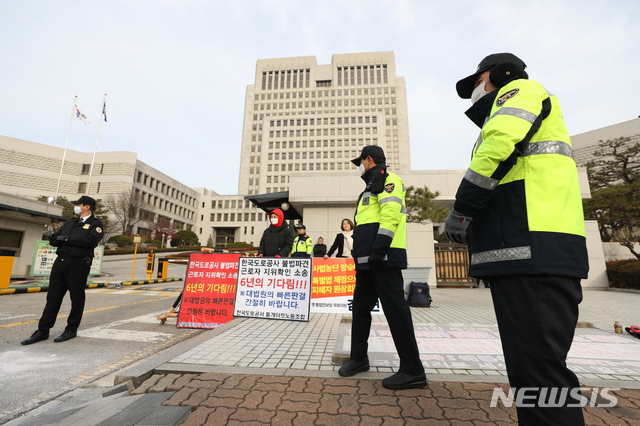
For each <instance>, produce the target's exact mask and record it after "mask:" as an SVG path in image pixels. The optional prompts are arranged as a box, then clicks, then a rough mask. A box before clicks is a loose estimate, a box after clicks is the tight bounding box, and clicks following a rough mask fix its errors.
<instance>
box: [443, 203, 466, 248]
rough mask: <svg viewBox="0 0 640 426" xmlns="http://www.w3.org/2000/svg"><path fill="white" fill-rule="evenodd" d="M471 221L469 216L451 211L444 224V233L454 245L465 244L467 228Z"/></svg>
mask: <svg viewBox="0 0 640 426" xmlns="http://www.w3.org/2000/svg"><path fill="white" fill-rule="evenodd" d="M471 220H472V219H471V218H470V217H469V216H465V215H463V214H461V213H458V212H457V211H455V210H451V213H449V216H447V220H445V222H444V233H445V234H447V237H448V238H449V239H450V240H451V241H452V242H454V243H458V244H467V228H469V225H470V224H471Z"/></svg>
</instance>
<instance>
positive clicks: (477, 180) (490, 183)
mask: <svg viewBox="0 0 640 426" xmlns="http://www.w3.org/2000/svg"><path fill="white" fill-rule="evenodd" d="M464 178H465V179H466V180H468V181H469V182H471V183H472V184H474V185H477V186H479V187H480V188H484V189H489V190H493V189H496V186H498V183H500V181H499V180H498V179H493V178H490V177H486V176H482V175H481V174H480V173H476V172H474V171H473V170H471V169H467V173H465V174H464Z"/></svg>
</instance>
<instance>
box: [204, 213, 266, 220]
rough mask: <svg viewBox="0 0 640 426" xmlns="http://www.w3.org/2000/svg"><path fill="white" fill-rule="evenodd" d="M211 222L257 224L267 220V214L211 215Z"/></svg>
mask: <svg viewBox="0 0 640 426" xmlns="http://www.w3.org/2000/svg"><path fill="white" fill-rule="evenodd" d="M209 220H210V221H211V222H235V221H238V222H255V221H256V220H258V221H263V220H266V216H265V213H262V212H257V213H255V212H254V213H211V216H210V217H209Z"/></svg>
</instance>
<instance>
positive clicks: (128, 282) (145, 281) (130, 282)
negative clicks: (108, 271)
mask: <svg viewBox="0 0 640 426" xmlns="http://www.w3.org/2000/svg"><path fill="white" fill-rule="evenodd" d="M173 281H182V278H154V279H151V280H137V281H122V282H121V283H120V285H141V284H155V283H170V282H173Z"/></svg>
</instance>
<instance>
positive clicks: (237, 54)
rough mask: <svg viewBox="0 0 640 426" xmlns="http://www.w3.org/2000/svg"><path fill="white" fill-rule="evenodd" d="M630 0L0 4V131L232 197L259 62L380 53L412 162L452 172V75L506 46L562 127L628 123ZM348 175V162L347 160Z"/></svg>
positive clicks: (465, 136) (638, 26)
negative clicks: (133, 164) (394, 83)
mask: <svg viewBox="0 0 640 426" xmlns="http://www.w3.org/2000/svg"><path fill="white" fill-rule="evenodd" d="M639 16H640V1H637V0H617V1H610V0H589V1H585V0H564V1H563V0H551V1H549V0H539V1H534V2H532V1H529V2H524V1H518V0H509V1H503V0H485V1H467V0H456V1H448V2H443V1H431V0H392V1H387V0H353V1H349V0H341V1H334V0H324V1H322V2H307V1H299V0H298V1H291V0H263V1H257V0H238V1H221V0H174V1H168V0H127V1H121V0H110V1H81V0H56V1H55V2H54V1H47V0H0V39H1V40H2V43H0V64H2V66H1V68H0V135H3V136H9V137H13V138H17V139H23V140H27V141H32V142H38V143H42V144H47V145H53V146H57V147H61V148H63V147H64V146H65V142H66V139H67V133H68V130H69V123H70V117H71V110H72V107H73V102H74V97H75V96H77V105H78V107H79V108H80V109H81V110H82V111H83V112H84V113H85V115H87V117H88V119H89V120H90V122H91V123H90V125H88V126H85V125H84V124H83V123H82V122H81V121H79V120H73V121H72V127H71V132H70V137H69V148H70V149H73V150H76V151H81V152H93V149H94V144H95V142H96V137H97V134H98V122H99V120H100V117H101V112H102V101H103V98H104V95H105V94H106V95H107V120H108V121H107V122H106V123H105V122H102V126H101V131H100V136H99V144H98V151H100V152H102V151H132V152H136V153H137V154H138V159H139V160H140V161H143V162H144V163H146V164H148V165H150V166H151V167H154V168H156V169H158V170H160V171H161V172H163V173H165V174H167V175H169V176H171V177H172V178H174V179H176V180H178V181H179V182H181V183H183V184H185V185H187V186H190V187H205V188H208V189H212V190H214V191H216V192H218V193H219V194H237V193H238V174H239V165H240V147H241V141H242V127H243V115H244V99H245V93H246V88H247V86H248V85H250V84H252V83H253V81H254V78H255V68H256V61H257V60H258V59H268V58H283V57H292V56H315V57H316V58H317V62H318V64H319V65H325V64H330V63H331V56H332V55H333V54H336V53H358V52H377V51H393V52H394V53H395V58H396V70H397V74H398V76H401V77H404V78H405V80H406V85H407V103H408V111H409V133H410V144H411V166H412V169H413V170H443V169H466V168H467V166H468V163H469V158H470V151H471V147H472V146H473V143H474V141H475V139H476V137H477V134H478V129H477V127H475V125H474V124H473V123H471V121H469V120H468V119H467V118H466V117H465V115H464V111H465V110H466V109H467V108H468V107H469V106H470V105H471V104H470V101H469V100H467V99H460V98H458V96H457V94H456V91H455V83H456V82H457V81H458V80H459V79H461V78H463V77H466V76H467V75H469V74H471V73H473V72H474V71H475V69H476V67H477V65H478V63H479V62H480V60H481V59H482V58H483V57H484V56H486V55H488V54H491V53H498V52H511V53H514V54H516V55H517V56H519V57H520V58H521V59H522V60H524V61H525V63H526V64H527V72H528V73H529V77H530V78H531V79H533V80H537V81H540V82H541V83H542V84H543V86H545V88H546V89H547V90H548V91H549V92H551V93H552V94H554V95H556V96H557V97H558V98H559V100H560V103H561V106H562V110H563V114H564V117H565V120H566V124H567V127H568V129H569V133H570V134H571V135H576V134H580V133H584V132H588V131H590V130H595V129H598V128H601V127H605V126H610V125H613V124H617V123H620V122H624V121H628V120H632V119H634V118H636V117H638V116H640V105H639V96H640V72H639V71H640V53H639V52H640V19H638V17H639ZM354 173H357V170H356V169H355V168H354Z"/></svg>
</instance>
